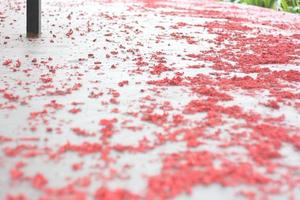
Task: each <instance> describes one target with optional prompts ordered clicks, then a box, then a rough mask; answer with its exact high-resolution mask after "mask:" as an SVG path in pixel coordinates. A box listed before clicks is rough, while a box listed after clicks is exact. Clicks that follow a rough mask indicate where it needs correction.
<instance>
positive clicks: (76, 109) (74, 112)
mask: <svg viewBox="0 0 300 200" xmlns="http://www.w3.org/2000/svg"><path fill="white" fill-rule="evenodd" d="M79 112H81V109H80V108H72V109H71V110H69V113H72V114H77V113H79Z"/></svg>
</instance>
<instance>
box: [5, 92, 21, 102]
mask: <svg viewBox="0 0 300 200" xmlns="http://www.w3.org/2000/svg"><path fill="white" fill-rule="evenodd" d="M3 98H5V99H7V100H9V101H18V99H19V96H17V95H13V94H11V93H8V92H5V93H3Z"/></svg>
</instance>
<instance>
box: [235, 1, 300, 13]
mask: <svg viewBox="0 0 300 200" xmlns="http://www.w3.org/2000/svg"><path fill="white" fill-rule="evenodd" d="M230 1H231V2H237V3H244V4H249V5H255V6H260V7H264V8H272V9H279V10H283V11H286V12H292V13H300V0H230ZM277 1H278V2H277Z"/></svg>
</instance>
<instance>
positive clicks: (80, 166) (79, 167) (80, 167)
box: [72, 162, 83, 171]
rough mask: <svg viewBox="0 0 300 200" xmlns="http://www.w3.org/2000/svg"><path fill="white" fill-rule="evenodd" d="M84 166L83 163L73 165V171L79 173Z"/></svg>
mask: <svg viewBox="0 0 300 200" xmlns="http://www.w3.org/2000/svg"><path fill="white" fill-rule="evenodd" d="M82 166H83V163H82V162H81V163H74V164H73V165H72V169H73V170H74V171H78V170H81V169H82Z"/></svg>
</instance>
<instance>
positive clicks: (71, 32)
mask: <svg viewBox="0 0 300 200" xmlns="http://www.w3.org/2000/svg"><path fill="white" fill-rule="evenodd" d="M71 35H73V29H70V30H69V31H68V32H67V33H66V36H68V37H70V36H71Z"/></svg>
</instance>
